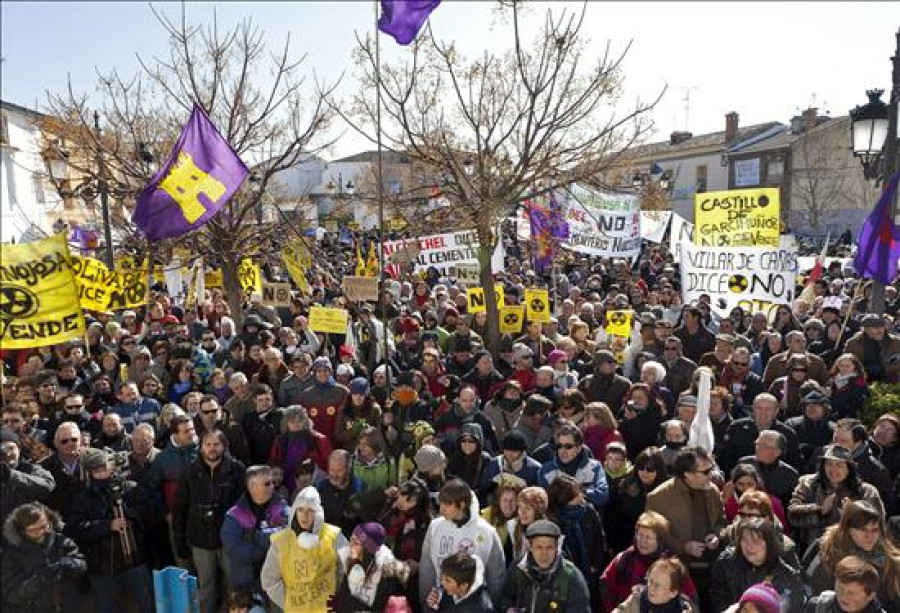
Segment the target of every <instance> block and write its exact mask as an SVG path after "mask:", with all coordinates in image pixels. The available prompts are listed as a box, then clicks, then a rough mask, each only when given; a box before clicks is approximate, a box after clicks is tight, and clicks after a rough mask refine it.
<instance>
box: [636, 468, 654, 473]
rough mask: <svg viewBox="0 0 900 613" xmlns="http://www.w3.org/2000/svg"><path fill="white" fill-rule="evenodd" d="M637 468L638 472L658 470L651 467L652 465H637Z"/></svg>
mask: <svg viewBox="0 0 900 613" xmlns="http://www.w3.org/2000/svg"><path fill="white" fill-rule="evenodd" d="M637 470H638V472H644V473H655V472H658V471H657V470H656V469H655V468H653V467H651V466H638V467H637Z"/></svg>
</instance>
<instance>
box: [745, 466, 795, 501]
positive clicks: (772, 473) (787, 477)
mask: <svg viewBox="0 0 900 613" xmlns="http://www.w3.org/2000/svg"><path fill="white" fill-rule="evenodd" d="M739 463H740V464H750V465H752V466H754V467H755V468H756V470H757V471H759V476H760V477H762V480H763V485H764V486H765V489H766V493H767V494H769V495H771V496H775V497H776V498H778V499H779V500H781V503H782V504H783V505H784V508H785V509H787V508H788V506H789V505H790V504H791V496H792V495H793V494H794V488H796V487H797V481H799V479H800V477H799V475H798V474H797V471H796V470H794V469H793V467H791V466H788V465H787V464H785V463H784V462H783V461H781V460H778V461H777V462H775V463H774V464H760V462H759V461H758V460H757V459H756V456H746V457H743V458H741V459H740V460H739Z"/></svg>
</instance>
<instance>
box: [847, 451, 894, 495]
mask: <svg viewBox="0 0 900 613" xmlns="http://www.w3.org/2000/svg"><path fill="white" fill-rule="evenodd" d="M850 457H851V458H852V459H853V461H854V462H856V474H858V475H859V478H860V479H862V480H863V481H865V482H866V483H871V484H872V485H874V486H875V489H876V490H878V494H879V495H880V496H881V500H882V502H885V503H889V502H890V501H891V500H892V497H893V482H892V481H891V473H890V472H889V471H888V470H887V468H885V467H884V465H883V464H882V463H881V462H879V461H878V460H877V459H876V458H875V456H874V455H872V448H871V447H870V446H869V443H868V442H865V443H863V444H862V445H860V446H859V447H857V448H856V449H855V450H854V451H853V453H851V454H850Z"/></svg>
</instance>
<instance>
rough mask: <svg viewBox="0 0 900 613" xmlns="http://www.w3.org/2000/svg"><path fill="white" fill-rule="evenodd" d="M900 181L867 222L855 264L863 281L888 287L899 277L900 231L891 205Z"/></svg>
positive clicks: (892, 185) (890, 186)
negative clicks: (870, 281)
mask: <svg viewBox="0 0 900 613" xmlns="http://www.w3.org/2000/svg"><path fill="white" fill-rule="evenodd" d="M898 177H900V175H894V177H893V178H892V179H891V182H890V183H889V184H888V186H887V189H885V190H884V193H882V194H881V198H880V199H879V200H878V204H876V205H875V208H874V209H873V210H872V212H871V213H870V214H869V216H868V217H867V218H866V222H865V223H864V224H863V227H862V230H861V231H860V233H859V247H858V248H857V251H856V258H855V259H854V260H853V268H855V269H856V272H857V274H859V276H860V277H862V278H864V279H875V280H876V281H881V282H882V283H884V284H885V285H888V284H889V283H891V282H892V281H893V280H894V277H896V276H897V260H898V259H900V229H898V228H897V226H896V225H895V224H894V220H893V219H891V202H892V201H893V199H894V194H895V193H896V191H897V180H898Z"/></svg>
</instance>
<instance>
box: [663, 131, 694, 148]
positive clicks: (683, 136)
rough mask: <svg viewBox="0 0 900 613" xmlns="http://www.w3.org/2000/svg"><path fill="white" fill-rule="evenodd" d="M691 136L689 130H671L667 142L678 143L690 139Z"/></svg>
mask: <svg viewBox="0 0 900 613" xmlns="http://www.w3.org/2000/svg"><path fill="white" fill-rule="evenodd" d="M693 136H694V135H693V134H691V133H690V132H672V134H671V136H669V144H670V145H679V144H681V143H683V142H684V141H686V140H690V139H691V138H693Z"/></svg>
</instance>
